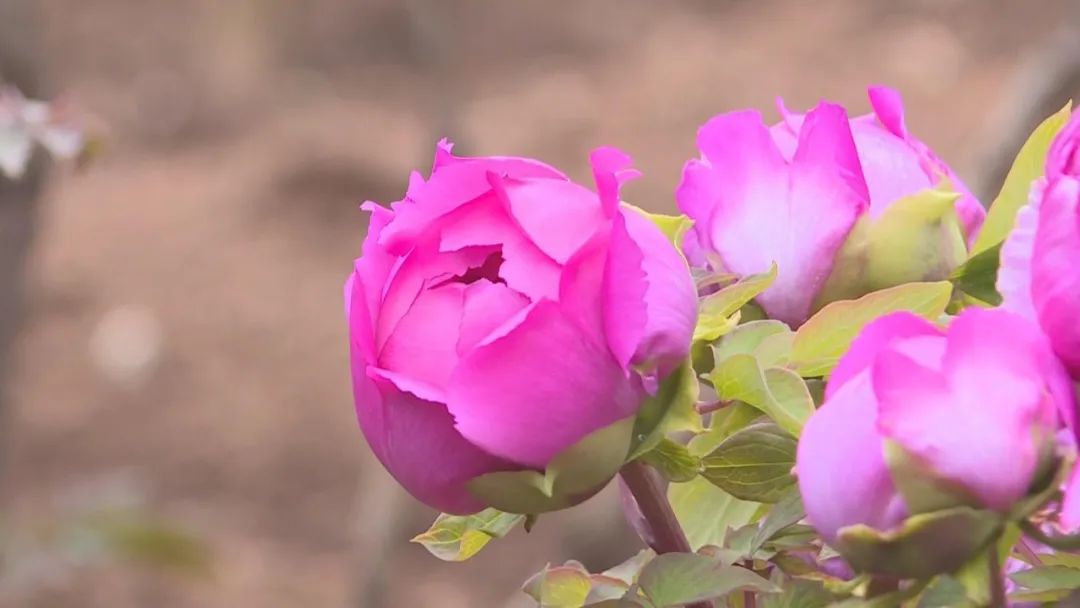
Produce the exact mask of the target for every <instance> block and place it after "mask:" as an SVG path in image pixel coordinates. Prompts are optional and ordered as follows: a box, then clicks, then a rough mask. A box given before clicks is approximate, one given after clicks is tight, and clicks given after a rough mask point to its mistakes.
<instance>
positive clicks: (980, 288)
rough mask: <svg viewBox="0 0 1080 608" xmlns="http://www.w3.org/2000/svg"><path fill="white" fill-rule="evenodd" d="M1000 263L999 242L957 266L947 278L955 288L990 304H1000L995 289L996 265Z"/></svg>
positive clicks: (998, 295)
mask: <svg viewBox="0 0 1080 608" xmlns="http://www.w3.org/2000/svg"><path fill="white" fill-rule="evenodd" d="M1000 264H1001V243H998V244H997V245H994V246H993V247H990V248H989V249H986V250H985V251H981V252H979V253H977V254H975V255H974V256H972V257H971V259H969V260H968V261H966V262H964V263H963V264H962V265H961V266H960V267H959V268H957V269H956V270H955V271H954V272H953V274H952V276H951V277H949V280H950V281H952V283H953V285H955V286H956V288H957V289H959V290H960V291H962V292H964V293H966V294H967V295H969V296H971V297H973V298H976V299H978V300H980V301H982V302H985V303H987V304H989V305H990V306H997V305H999V304H1001V294H999V293H998V291H997V274H998V266H999V265H1000Z"/></svg>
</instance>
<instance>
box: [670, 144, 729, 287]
mask: <svg viewBox="0 0 1080 608" xmlns="http://www.w3.org/2000/svg"><path fill="white" fill-rule="evenodd" d="M699 137H700V135H699ZM722 197H723V187H722V182H721V180H719V179H717V176H716V175H714V173H713V168H712V166H711V165H709V162H708V161H706V160H697V159H692V160H689V161H687V162H686V164H685V165H684V166H683V173H682V181H680V182H679V187H678V189H676V191H675V200H676V202H677V203H678V206H679V210H680V211H682V212H683V213H685V214H686V216H687V217H689V218H690V219H691V220H693V221H694V224H693V226H692V227H691V228H690V230H689V232H687V235H686V240H685V241H684V243H683V250H684V252H685V253H686V254H687V259H690V260H691V261H692V262H693V263H694V265H695V266H698V267H704V264H705V261H706V259H707V258H708V255H707V252H708V251H716V244H715V243H713V241H712V225H713V217H714V216H715V214H716V211H717V207H718V206H719V205H717V203H716V201H719V200H721V198H722ZM691 256H693V257H691Z"/></svg>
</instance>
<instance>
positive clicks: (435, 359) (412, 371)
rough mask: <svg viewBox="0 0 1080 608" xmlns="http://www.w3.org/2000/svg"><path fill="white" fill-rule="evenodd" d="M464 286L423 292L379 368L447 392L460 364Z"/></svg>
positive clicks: (386, 349)
mask: <svg viewBox="0 0 1080 608" xmlns="http://www.w3.org/2000/svg"><path fill="white" fill-rule="evenodd" d="M464 299H465V285H463V284H461V283H447V284H446V285H443V286H441V287H438V288H435V289H425V290H423V291H422V292H420V295H419V296H417V298H416V300H415V302H413V304H412V306H411V307H409V310H408V312H406V313H405V315H404V316H402V317H401V320H400V321H399V322H398V323H397V326H396V327H395V329H394V331H393V333H391V334H390V336H389V338H387V340H386V344H385V345H383V349H382V352H381V353H380V354H379V367H381V368H384V369H388V370H391V371H393V372H396V373H398V374H401V375H404V376H408V377H410V378H413V379H415V380H419V381H422V382H424V383H426V384H429V385H431V386H434V387H437V388H443V389H444V388H445V387H446V385H447V383H448V382H449V381H450V374H451V373H452V372H453V371H454V367H455V366H456V365H457V362H458V354H457V344H458V328H459V327H460V326H461V323H462V310H463V307H464V304H465V302H464Z"/></svg>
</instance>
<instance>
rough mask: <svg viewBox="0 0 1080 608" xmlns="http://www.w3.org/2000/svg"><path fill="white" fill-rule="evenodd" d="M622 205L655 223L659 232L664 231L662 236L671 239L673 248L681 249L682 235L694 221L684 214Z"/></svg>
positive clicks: (627, 204)
mask: <svg viewBox="0 0 1080 608" xmlns="http://www.w3.org/2000/svg"><path fill="white" fill-rule="evenodd" d="M623 205H624V206H626V207H629V208H630V209H633V210H634V211H637V212H638V213H640V214H641V215H644V216H645V217H646V218H647V219H648V220H649V221H650V222H652V223H653V224H656V227H657V228H659V229H660V232H663V233H664V236H666V237H667V238H668V240H669V241H671V244H672V245H674V246H675V249H678V250H679V251H682V242H683V237H684V236H686V231H687V230H689V229H690V227H691V226H693V225H694V222H693V221H692V220H691V219H690V218H688V217H686V216H685V215H664V214H662V213H650V212H648V211H645V210H644V209H642V208H641V207H637V206H635V205H631V204H629V203H623Z"/></svg>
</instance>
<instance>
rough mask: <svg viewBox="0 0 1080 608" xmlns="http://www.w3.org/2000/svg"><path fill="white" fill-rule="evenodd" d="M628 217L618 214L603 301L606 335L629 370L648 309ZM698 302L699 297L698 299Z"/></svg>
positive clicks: (641, 261) (639, 254) (642, 272)
mask: <svg viewBox="0 0 1080 608" xmlns="http://www.w3.org/2000/svg"><path fill="white" fill-rule="evenodd" d="M626 222H627V220H626V216H625V215H624V214H622V213H618V214H616V215H615V217H614V220H613V225H612V227H611V236H610V240H609V241H608V250H607V261H606V263H605V266H604V282H603V293H602V298H603V300H602V304H600V307H601V310H602V311H603V317H604V335H605V336H607V342H608V345H610V347H611V352H612V353H613V354H614V355H615V360H616V361H618V363H619V366H620V367H622V368H623V369H626V368H627V367H628V366H629V364H630V361H631V360H632V359H633V358H634V353H635V352H636V351H637V348H638V345H639V344H641V339H642V337H643V336H644V335H645V325H646V323H648V320H649V308H648V305H647V304H646V302H645V296H646V293H647V291H648V282H647V279H646V276H645V269H644V264H645V260H644V255H643V254H642V252H641V248H640V247H638V245H637V243H635V242H634V240H633V239H632V238H630V234H629V233H628V232H627V229H626ZM695 301H696V298H695Z"/></svg>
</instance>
